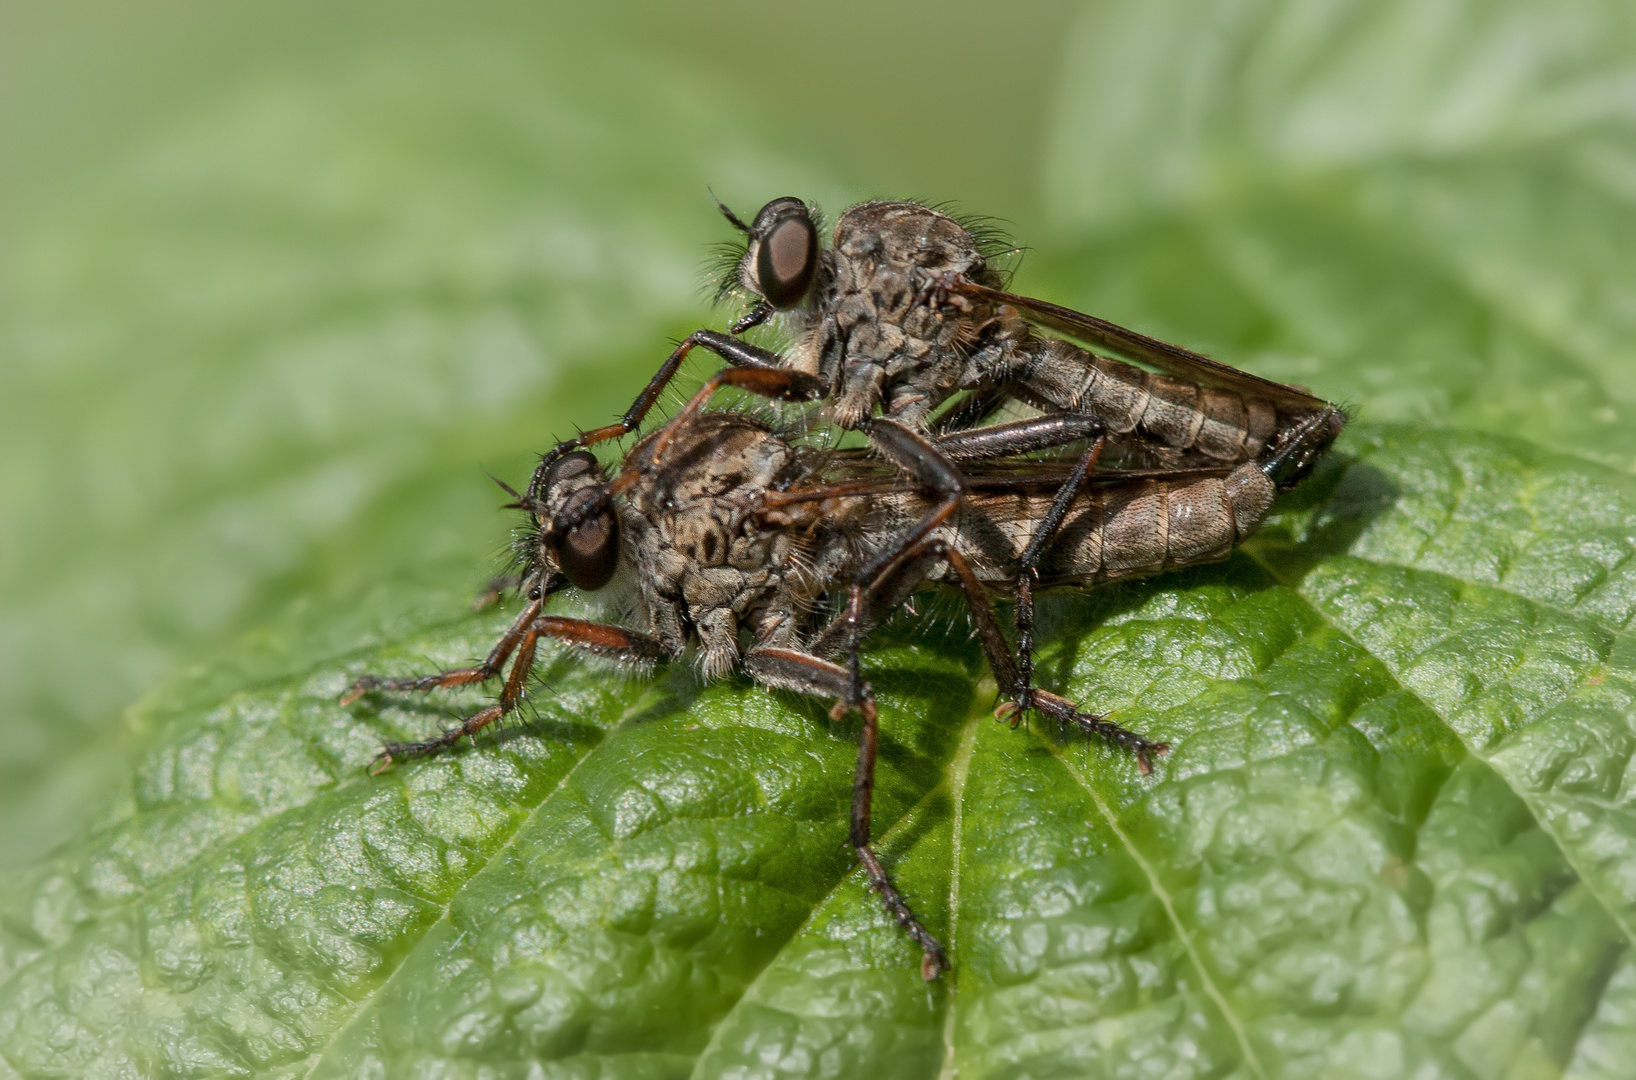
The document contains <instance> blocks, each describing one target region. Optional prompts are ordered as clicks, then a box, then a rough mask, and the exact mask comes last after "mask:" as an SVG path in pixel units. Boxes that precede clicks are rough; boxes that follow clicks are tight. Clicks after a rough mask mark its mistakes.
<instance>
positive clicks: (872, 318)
mask: <svg viewBox="0 0 1636 1080" xmlns="http://www.w3.org/2000/svg"><path fill="white" fill-rule="evenodd" d="M982 268H983V258H982V256H981V254H979V252H978V251H977V247H976V245H975V243H974V242H973V240H972V238H971V236H970V234H968V233H967V232H966V230H965V229H963V228H961V227H960V225H958V224H957V223H956V222H954V221H953V220H952V219H951V218H949V217H948V216H947V215H944V214H940V213H938V212H937V211H935V210H929V209H927V208H926V207H924V206H919V205H917V204H915V203H865V204H863V205H861V206H857V207H854V208H853V209H851V210H849V211H848V212H847V213H846V214H845V215H844V216H843V217H842V218H841V220H840V222H838V223H837V225H836V227H835V242H834V247H833V248H832V249H831V250H830V252H829V253H828V267H827V269H828V273H827V275H826V282H825V285H824V288H825V289H826V290H827V294H826V296H825V297H824V302H823V303H822V304H821V307H822V308H823V310H825V311H826V312H827V315H826V316H825V317H824V318H823V319H822V321H821V322H820V323H819V325H818V326H816V327H815V328H814V331H815V333H816V334H817V336H818V341H817V343H816V344H817V352H818V356H819V375H820V377H821V378H823V379H825V380H826V381H827V382H828V383H829V384H830V386H831V388H832V391H833V394H834V396H835V406H834V411H835V419H836V421H837V422H838V423H840V424H842V425H843V426H846V427H852V426H855V425H856V424H857V423H859V422H860V421H862V420H863V419H865V418H866V417H868V416H869V415H870V414H871V413H872V412H873V409H874V406H875V404H876V403H877V402H878V403H879V404H880V405H881V406H882V408H883V409H884V411H885V412H887V413H888V414H890V415H892V416H894V417H896V418H897V419H899V420H902V421H903V422H905V423H908V424H911V425H913V426H919V425H921V424H922V423H924V421H925V418H926V415H927V413H929V412H930V411H931V410H932V409H933V408H935V407H936V406H937V405H938V404H939V403H940V402H942V401H943V400H945V399H946V398H947V397H948V396H949V395H950V394H952V393H954V392H955V391H956V390H957V389H958V388H959V387H961V386H962V385H967V384H969V383H970V381H971V379H972V373H971V372H969V371H968V370H967V367H968V363H967V351H968V346H969V345H970V342H969V341H968V340H966V339H965V337H964V336H963V335H964V334H965V333H966V332H967V330H968V328H969V322H967V321H964V320H960V319H949V318H939V317H938V313H939V309H938V307H937V305H936V304H935V303H933V302H930V300H929V297H928V292H927V289H928V286H930V285H931V284H932V283H933V282H934V281H935V280H936V278H937V276H938V275H942V274H976V273H980V272H981V271H982Z"/></svg>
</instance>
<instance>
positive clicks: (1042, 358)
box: [1023, 338, 1278, 461]
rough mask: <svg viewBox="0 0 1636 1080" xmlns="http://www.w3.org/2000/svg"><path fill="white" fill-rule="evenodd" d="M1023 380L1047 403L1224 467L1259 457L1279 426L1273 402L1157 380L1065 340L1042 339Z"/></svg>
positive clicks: (1181, 381) (1167, 379)
mask: <svg viewBox="0 0 1636 1080" xmlns="http://www.w3.org/2000/svg"><path fill="white" fill-rule="evenodd" d="M1036 342H1037V346H1038V348H1037V350H1036V351H1035V352H1034V355H1033V356H1032V357H1031V358H1030V362H1029V364H1028V370H1027V373H1026V375H1025V376H1024V378H1023V382H1024V383H1025V384H1026V385H1027V386H1028V388H1029V389H1030V390H1032V391H1033V392H1034V393H1035V394H1037V395H1038V396H1039V397H1040V398H1041V399H1043V400H1044V401H1045V402H1048V403H1049V404H1051V405H1054V406H1056V407H1057V408H1061V409H1070V410H1073V411H1075V412H1084V413H1090V414H1091V415H1093V416H1096V417H1099V418H1100V419H1101V420H1102V421H1103V422H1104V423H1105V424H1107V425H1108V429H1109V430H1110V431H1112V432H1114V433H1116V434H1126V433H1128V432H1132V431H1138V430H1139V431H1141V432H1142V433H1143V434H1144V435H1147V436H1150V437H1152V438H1154V439H1157V440H1159V441H1160V442H1162V443H1164V444H1165V445H1166V446H1169V447H1172V448H1174V449H1177V450H1194V451H1197V452H1199V453H1201V454H1203V455H1205V456H1206V457H1210V458H1214V459H1216V460H1218V461H1246V460H1249V459H1251V458H1254V457H1256V456H1257V455H1259V454H1260V453H1261V450H1262V448H1263V447H1264V446H1266V444H1267V440H1268V439H1269V438H1271V436H1272V434H1273V432H1274V430H1276V428H1277V424H1278V411H1277V409H1276V408H1275V407H1274V406H1273V404H1272V403H1271V402H1268V401H1265V400H1259V399H1254V398H1249V399H1247V398H1245V397H1243V396H1242V395H1240V394H1235V393H1233V392H1232V391H1230V390H1218V389H1214V388H1211V387H1204V386H1199V385H1197V384H1196V383H1191V382H1187V381H1186V380H1184V379H1173V378H1170V377H1169V376H1165V375H1155V374H1154V373H1152V372H1149V371H1144V370H1142V369H1141V368H1139V367H1136V366H1135V365H1133V364H1127V363H1125V362H1123V361H1121V360H1114V359H1112V358H1110V357H1106V356H1097V355H1096V354H1094V353H1091V352H1088V351H1086V350H1085V349H1081V348H1079V347H1078V346H1077V345H1073V344H1071V343H1069V342H1066V341H1058V340H1055V339H1051V338H1037V339H1036Z"/></svg>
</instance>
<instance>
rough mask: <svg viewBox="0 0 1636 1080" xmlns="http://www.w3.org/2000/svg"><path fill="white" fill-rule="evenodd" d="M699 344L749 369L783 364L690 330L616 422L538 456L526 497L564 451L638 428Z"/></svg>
mask: <svg viewBox="0 0 1636 1080" xmlns="http://www.w3.org/2000/svg"><path fill="white" fill-rule="evenodd" d="M700 345H702V346H704V347H705V348H706V349H709V350H710V351H711V352H713V353H715V354H716V355H717V356H719V357H721V358H722V359H723V360H726V361H727V362H728V363H729V364H733V365H735V366H736V367H742V368H748V369H752V370H780V369H782V367H783V363H784V358H783V357H781V356H779V355H778V354H777V353H775V352H772V351H771V350H769V349H763V348H761V347H760V346H758V345H752V344H751V343H750V342H748V341H740V340H738V339H737V338H733V337H729V336H727V335H726V334H720V333H717V332H716V331H714V330H695V331H693V333H691V334H689V335H687V337H685V338H683V339H682V342H681V344H679V345H677V346H676V348H675V350H674V351H672V352H671V354H670V355H669V356H667V357H666V358H665V362H664V363H663V364H660V365H659V370H658V371H656V372H654V375H653V378H651V379H649V380H648V385H647V386H645V387H643V389H642V392H641V393H640V394H638V395H637V396H636V400H635V401H633V402H631V407H630V408H629V409H626V410H625V415H624V416H622V417H620V418H619V420H618V422H617V423H613V424H608V425H607V426H605V427H599V428H592V429H591V430H590V431H582V432H580V433H579V434H578V435H577V436H575V437H574V438H572V439H564V440H563V441H562V442H559V443H558V444H557V445H556V446H555V447H553V448H552V449H551V450H550V451H548V452H547V453H546V454H545V456H544V457H542V458H541V459H540V465H539V468H537V469H535V470H534V479H533V481H532V482H531V483H530V484H529V485H528V494H529V496H530V497H532V498H536V499H537V498H539V495H540V490H539V488H540V484H541V483H543V482H544V480H545V473H546V470H547V469H549V468H550V467H551V465H552V463H553V462H555V461H556V460H557V459H558V458H560V457H562V456H563V455H564V454H567V453H569V452H570V451H574V450H583V449H584V448H586V447H587V446H595V445H596V444H597V443H599V442H605V441H607V440H608V439H617V438H620V437H621V436H624V435H629V434H630V433H631V432H633V431H635V430H636V429H637V428H639V427H641V426H642V421H643V419H645V418H646V417H647V415H648V411H649V410H650V409H652V408H653V406H654V403H655V402H657V401H658V400H659V395H660V394H662V393H664V390H665V387H666V386H669V385H670V380H671V379H673V378H675V376H676V372H677V371H679V370H680V369H681V366H682V361H684V360H686V359H687V354H688V353H690V352H692V351H693V349H694V347H696V346H700Z"/></svg>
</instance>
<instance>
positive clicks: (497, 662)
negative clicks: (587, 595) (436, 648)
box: [341, 600, 545, 705]
mask: <svg viewBox="0 0 1636 1080" xmlns="http://www.w3.org/2000/svg"><path fill="white" fill-rule="evenodd" d="M544 603H545V601H543V600H534V601H533V602H532V603H530V604H529V605H528V606H527V607H526V608H524V609H523V613H522V614H521V615H518V616H517V618H516V619H515V620H513V621H512V624H511V625H510V626H509V627H507V628H506V632H505V633H504V634H501V635H500V640H499V641H497V642H495V643H494V648H492V649H490V650H489V654H488V655H487V656H485V657H484V658H483V662H482V663H481V664H478V665H476V666H475V667H463V668H452V669H450V670H448V671H438V672H434V673H432V674H431V675H422V676H419V677H418V678H405V679H383V678H381V677H380V676H378V675H360V676H358V677H357V678H356V679H354V680H353V682H352V685H351V686H349V687H347V688H346V691H345V692H344V693H343V694H342V695H341V704H342V705H351V704H352V703H353V702H354V701H357V700H358V699H359V698H361V697H363V696H364V695H365V694H367V693H369V692H370V691H372V690H442V689H444V688H446V687H450V686H466V685H468V684H470V683H476V682H488V681H489V680H490V679H492V678H494V677H495V676H496V675H498V674H500V669H501V668H503V667H505V664H506V658H507V657H509V656H510V655H511V654H512V653H513V652H515V651H516V649H517V643H518V642H520V641H522V640H523V638H524V637H525V636H527V633H528V627H529V624H530V623H532V622H533V621H534V619H535V617H536V616H538V615H539V613H540V608H541V607H542V606H543V605H544Z"/></svg>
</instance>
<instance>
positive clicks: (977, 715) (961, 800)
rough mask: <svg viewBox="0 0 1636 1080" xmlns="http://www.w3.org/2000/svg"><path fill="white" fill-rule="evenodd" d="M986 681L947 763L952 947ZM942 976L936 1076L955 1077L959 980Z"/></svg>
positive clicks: (946, 1079) (975, 696)
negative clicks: (944, 994)
mask: <svg viewBox="0 0 1636 1080" xmlns="http://www.w3.org/2000/svg"><path fill="white" fill-rule="evenodd" d="M988 689H989V682H988V680H987V679H986V678H985V679H984V680H983V681H981V682H979V683H978V684H977V692H976V693H975V694H973V695H972V714H971V717H970V718H969V719H967V721H966V728H965V730H964V731H962V732H961V733H960V745H959V747H958V749H956V750H955V752H954V760H953V761H952V762H950V764H949V774H948V785H949V798H950V800H951V801H952V803H953V806H954V812H953V819H954V820H953V829H954V836H953V839H952V841H951V846H950V848H949V858H950V863H951V864H950V866H949V947H950V948H951V949H952V948H954V943H955V941H956V940H958V939H957V936H956V935H957V934H958V933H959V930H960V858H961V853H962V850H963V848H964V845H965V834H964V831H963V830H964V828H965V823H966V779H967V777H969V776H970V775H971V755H972V753H973V752H974V751H975V750H976V749H977V728H978V724H979V723H980V722H981V721H983V720H984V719H986V718H987V710H985V709H984V708H983V706H982V704H981V703H982V702H983V701H986V700H988V699H989V697H990V695H989V694H988V693H987V690H988ZM944 978H946V979H949V980H950V982H949V1001H948V1005H947V1006H946V1007H945V1009H944V1012H943V1067H942V1069H941V1070H940V1071H939V1073H938V1077H939V1080H954V1078H955V1077H957V1076H959V1074H960V1066H959V1064H958V1063H957V1062H956V1060H955V1056H954V1035H955V1029H956V1028H955V1013H956V1011H957V1008H958V1006H959V1003H960V999H959V991H960V987H959V984H958V982H956V981H955V980H954V976H953V975H952V974H947V975H945V976H944Z"/></svg>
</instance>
